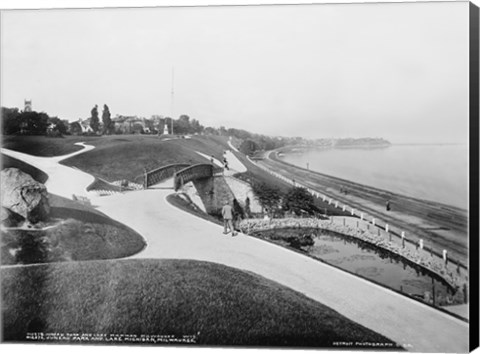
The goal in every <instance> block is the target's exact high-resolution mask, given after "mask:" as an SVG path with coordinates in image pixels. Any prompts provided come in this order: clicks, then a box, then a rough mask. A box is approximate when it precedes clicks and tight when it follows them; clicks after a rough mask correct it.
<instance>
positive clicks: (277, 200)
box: [252, 183, 320, 217]
mask: <svg viewBox="0 0 480 354" xmlns="http://www.w3.org/2000/svg"><path fill="white" fill-rule="evenodd" d="M252 190H253V193H254V194H255V197H256V198H257V200H258V202H259V203H260V205H261V206H262V207H263V208H264V210H265V211H266V212H267V214H269V215H270V216H272V217H276V216H279V217H283V216H284V214H285V213H286V212H290V213H293V214H295V215H296V216H306V215H308V216H314V215H316V214H318V213H319V212H320V210H319V209H318V207H317V206H316V205H315V199H314V198H313V196H312V195H311V194H310V193H308V191H307V190H306V189H305V188H302V187H292V188H290V190H288V191H287V192H286V193H282V192H280V191H279V190H278V189H276V188H272V187H270V186H269V185H268V184H266V183H254V184H253V185H252Z"/></svg>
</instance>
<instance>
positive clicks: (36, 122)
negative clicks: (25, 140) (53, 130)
mask: <svg viewBox="0 0 480 354" xmlns="http://www.w3.org/2000/svg"><path fill="white" fill-rule="evenodd" d="M49 118H50V117H49V116H48V115H47V114H46V113H43V112H42V113H38V112H35V111H32V112H22V113H20V122H21V126H22V130H24V133H25V134H29V135H44V134H45V133H46V132H47V126H48V120H49Z"/></svg>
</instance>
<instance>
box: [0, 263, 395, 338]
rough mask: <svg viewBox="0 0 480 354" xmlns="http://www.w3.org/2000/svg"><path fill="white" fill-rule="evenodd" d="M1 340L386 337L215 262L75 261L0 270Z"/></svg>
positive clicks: (245, 273) (298, 296)
mask: <svg viewBox="0 0 480 354" xmlns="http://www.w3.org/2000/svg"><path fill="white" fill-rule="evenodd" d="M1 275H2V296H3V299H4V300H3V301H4V304H3V306H2V309H3V326H4V327H3V329H4V333H3V334H4V337H3V339H4V340H6V341H12V340H17V341H18V340H24V338H25V333H26V332H27V331H30V332H32V331H42V332H60V333H65V332H69V333H106V334H122V333H125V334H163V335H169V334H173V335H177V336H181V335H191V334H197V333H199V336H198V339H197V344H210V345H257V346H259V345H271V346H274V345H279V346H315V347H325V346H327V347H328V346H331V345H332V343H333V342H335V341H347V342H348V341H354V342H355V341H360V342H364V341H365V342H381V343H391V341H389V340H388V339H386V338H384V337H383V336H380V335H378V334H376V333H374V332H372V331H370V330H368V329H366V328H364V327H362V326H360V325H358V324H356V323H353V322H351V321H350V320H348V319H347V318H345V317H343V316H341V315H340V314H338V313H337V312H335V311H333V310H331V309H330V308H328V307H326V306H324V305H322V304H319V303H317V302H315V301H313V300H310V299H308V298H306V297H305V296H303V295H302V294H299V293H297V292H294V291H292V290H290V289H288V288H286V287H283V286H281V285H279V284H277V283H274V282H271V281H269V280H267V279H265V278H262V277H259V276H256V275H253V274H251V273H247V272H243V271H239V270H235V269H233V268H229V267H225V266H222V265H218V264H213V263H206V262H198V261H178V260H122V261H103V262H78V263H68V264H53V265H41V266H34V267H26V268H10V269H2V270H1Z"/></svg>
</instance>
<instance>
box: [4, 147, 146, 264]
mask: <svg viewBox="0 0 480 354" xmlns="http://www.w3.org/2000/svg"><path fill="white" fill-rule="evenodd" d="M2 158H3V159H2V168H7V167H15V168H18V169H20V170H22V171H23V172H25V173H28V174H30V175H31V176H32V177H33V178H34V179H35V180H37V181H38V182H41V183H42V182H44V181H45V180H47V178H48V176H47V175H46V174H45V173H44V172H42V171H40V170H39V169H37V168H35V167H33V166H31V165H29V164H26V163H24V162H22V161H20V160H17V159H14V158H10V157H8V156H2ZM48 199H49V203H50V207H51V210H50V220H49V221H48V222H43V223H40V224H38V225H36V227H35V228H31V229H29V230H25V229H5V230H2V234H1V239H0V246H1V258H0V260H1V264H2V265H5V264H9V265H11V264H31V263H48V262H60V261H72V260H92V259H112V258H122V257H127V256H131V255H133V254H135V253H138V252H139V251H141V250H142V249H143V248H144V247H145V241H144V240H143V238H142V237H141V236H140V235H139V234H138V233H136V232H135V231H133V230H132V229H130V228H129V227H127V226H125V225H123V224H121V223H119V222H117V221H115V220H112V219H110V218H109V217H107V216H106V215H104V214H103V213H100V212H98V211H97V210H95V209H94V208H91V207H88V206H84V205H82V204H80V203H78V202H75V201H71V200H69V199H66V198H63V197H60V196H56V195H54V194H49V198H48ZM39 228H40V229H39Z"/></svg>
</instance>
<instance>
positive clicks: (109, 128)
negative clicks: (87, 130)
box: [90, 104, 115, 134]
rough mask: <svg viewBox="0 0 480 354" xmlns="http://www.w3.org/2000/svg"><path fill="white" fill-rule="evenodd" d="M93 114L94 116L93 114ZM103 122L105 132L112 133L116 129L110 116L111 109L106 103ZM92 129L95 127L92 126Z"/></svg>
mask: <svg viewBox="0 0 480 354" xmlns="http://www.w3.org/2000/svg"><path fill="white" fill-rule="evenodd" d="M97 114H98V113H97ZM92 116H93V114H92ZM102 122H103V134H112V133H113V132H114V130H115V129H114V123H113V122H112V119H111V118H110V110H109V109H108V106H107V105H106V104H104V105H103V112H102ZM90 125H91V124H90ZM92 129H93V127H92ZM94 130H95V129H94Z"/></svg>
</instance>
